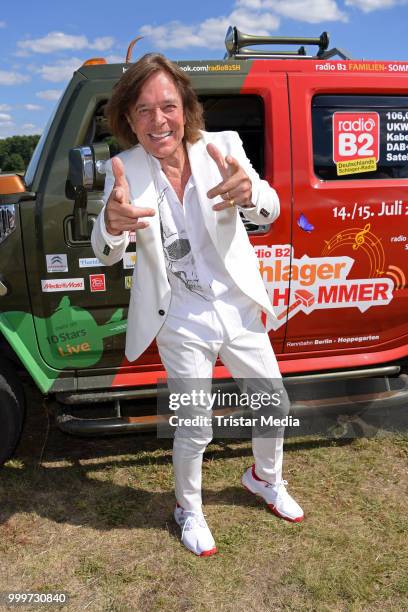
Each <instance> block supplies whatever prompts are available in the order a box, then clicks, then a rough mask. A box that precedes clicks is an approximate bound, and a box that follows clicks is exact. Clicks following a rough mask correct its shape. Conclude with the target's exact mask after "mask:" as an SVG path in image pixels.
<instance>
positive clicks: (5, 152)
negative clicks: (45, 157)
mask: <svg viewBox="0 0 408 612" xmlns="http://www.w3.org/2000/svg"><path fill="white" fill-rule="evenodd" d="M39 138H40V137H39V136H37V135H36V136H11V137H10V138H4V140H0V169H1V170H2V171H3V172H4V171H7V172H10V171H11V172H25V169H26V168H27V166H28V163H29V161H30V159H31V156H32V154H33V151H34V149H35V147H36V145H37V142H38V140H39Z"/></svg>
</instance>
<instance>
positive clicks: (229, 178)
mask: <svg viewBox="0 0 408 612" xmlns="http://www.w3.org/2000/svg"><path fill="white" fill-rule="evenodd" d="M207 153H208V154H209V156H210V157H211V158H212V159H213V160H214V162H215V163H216V164H217V168H218V170H219V172H220V174H221V177H222V179H223V180H222V181H221V183H219V184H218V185H216V186H215V187H213V188H212V189H210V191H209V192H208V193H207V197H209V198H215V197H217V196H221V198H222V199H223V202H219V203H218V204H214V206H213V210H216V211H219V210H224V209H226V208H231V207H233V206H235V204H239V205H242V206H248V205H250V203H251V197H252V183H251V180H250V178H249V177H248V175H247V174H246V172H245V171H244V170H243V168H242V167H241V166H240V164H239V162H238V161H237V160H236V159H235V158H234V157H232V156H231V155H227V156H226V157H224V155H223V154H222V153H221V151H220V150H219V149H218V148H217V147H216V146H215V145H214V144H212V143H210V144H208V145H207Z"/></svg>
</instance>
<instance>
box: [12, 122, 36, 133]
mask: <svg viewBox="0 0 408 612" xmlns="http://www.w3.org/2000/svg"><path fill="white" fill-rule="evenodd" d="M42 131H43V128H42V127H38V125H35V124H34V123H23V124H22V125H21V126H20V127H18V128H15V129H14V133H15V134H16V135H19V136H31V135H32V134H41V133H42Z"/></svg>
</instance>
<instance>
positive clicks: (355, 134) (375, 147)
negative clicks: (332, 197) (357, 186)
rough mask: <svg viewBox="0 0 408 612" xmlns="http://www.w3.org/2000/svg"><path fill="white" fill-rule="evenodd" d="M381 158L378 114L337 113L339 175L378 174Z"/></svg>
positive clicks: (335, 131) (335, 156)
mask: <svg viewBox="0 0 408 612" xmlns="http://www.w3.org/2000/svg"><path fill="white" fill-rule="evenodd" d="M379 156H380V117H379V115H378V113H369V112H359V113H344V112H337V113H333V161H334V162H335V163H336V164H337V174H354V173H359V172H367V171H370V170H376V168H377V161H378V159H379ZM363 160H364V161H363Z"/></svg>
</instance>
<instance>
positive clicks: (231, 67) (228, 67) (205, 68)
mask: <svg viewBox="0 0 408 612" xmlns="http://www.w3.org/2000/svg"><path fill="white" fill-rule="evenodd" d="M179 68H181V70H184V72H237V71H238V72H239V71H240V70H241V65H240V64H231V63H229V62H228V63H227V62H226V63H225V64H219V63H218V64H195V65H191V64H187V65H180V64H179Z"/></svg>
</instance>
